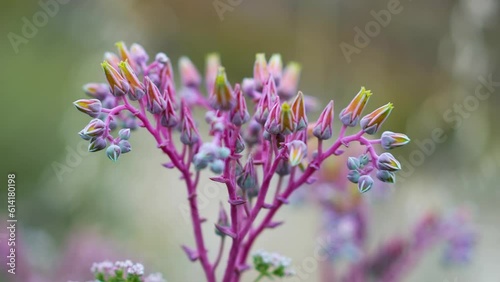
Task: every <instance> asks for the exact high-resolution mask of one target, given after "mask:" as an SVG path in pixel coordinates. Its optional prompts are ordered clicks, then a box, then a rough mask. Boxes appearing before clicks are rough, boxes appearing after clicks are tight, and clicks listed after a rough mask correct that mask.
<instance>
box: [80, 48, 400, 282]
mask: <svg viewBox="0 0 500 282" xmlns="http://www.w3.org/2000/svg"><path fill="white" fill-rule="evenodd" d="M117 47H118V54H114V53H106V54H105V60H104V62H103V63H102V69H103V71H104V75H105V78H106V80H107V84H100V83H91V84H87V85H86V86H85V87H84V89H85V92H86V93H87V94H89V95H90V96H91V98H92V99H83V100H78V101H76V102H75V103H74V104H75V106H76V108H77V109H78V110H80V111H81V112H83V113H86V114H87V115H89V116H90V117H92V118H94V119H92V120H91V121H90V123H89V124H88V125H87V126H85V128H84V129H83V130H82V131H81V132H80V133H79V134H80V136H81V137H82V138H84V139H85V140H88V141H89V143H90V145H89V151H92V152H95V151H99V150H104V149H106V147H107V149H106V154H107V156H108V157H109V158H110V159H111V160H113V161H117V160H118V159H119V157H120V156H121V155H122V154H124V153H127V152H129V151H130V150H131V146H130V143H129V141H128V140H129V138H130V130H133V129H136V128H138V127H142V128H145V129H146V130H147V131H148V132H149V133H150V134H151V135H152V136H153V138H154V139H155V141H156V143H157V146H158V148H159V149H161V151H162V152H163V153H164V154H166V155H167V157H168V158H169V162H167V163H165V164H164V166H165V167H167V168H176V169H177V170H178V171H179V172H180V173H181V174H182V179H183V181H184V182H185V183H186V187H187V190H188V194H189V206H190V209H191V218H192V224H193V232H194V236H195V242H196V247H195V248H194V249H192V248H189V247H187V246H184V247H183V249H184V250H185V251H186V253H187V255H188V257H189V259H191V260H193V261H194V260H199V261H200V263H201V266H202V268H203V270H204V273H205V275H206V279H207V281H209V282H213V281H216V278H215V270H216V267H217V266H218V264H219V263H218V262H219V259H220V253H219V254H218V255H217V256H216V257H217V259H216V260H215V262H211V260H210V259H209V257H208V251H207V248H206V247H205V241H204V236H203V233H202V228H201V225H202V223H203V222H204V220H202V217H201V215H200V214H199V209H198V202H197V197H196V193H197V187H198V183H199V180H200V171H201V170H203V169H206V168H209V169H210V170H211V171H212V173H214V174H215V175H214V176H213V177H211V180H213V181H216V182H220V183H223V184H224V185H225V186H226V188H227V193H228V204H229V210H230V212H229V215H228V216H226V218H219V221H218V222H219V223H218V224H216V225H215V227H216V231H217V233H218V234H219V235H221V238H222V239H221V248H219V250H220V252H222V250H223V246H224V238H225V237H230V238H231V241H232V242H231V248H230V250H229V255H228V256H229V257H228V261H227V264H226V269H225V273H224V277H223V281H225V282H232V281H239V279H240V276H241V273H242V272H243V271H244V270H246V269H248V265H247V258H248V255H249V252H250V249H251V248H252V246H253V243H254V242H255V240H256V238H257V237H258V236H259V235H260V234H261V232H262V231H263V230H265V229H269V228H275V227H277V226H279V225H280V224H281V222H277V221H275V220H274V219H273V218H274V215H275V213H276V212H277V211H278V210H279V208H280V207H281V206H282V205H284V204H287V203H288V199H289V197H290V195H291V194H292V193H293V192H294V191H295V190H297V189H298V188H299V187H301V186H303V185H305V184H311V183H313V182H314V181H315V180H316V177H315V173H316V171H317V170H318V169H319V168H320V167H321V166H322V164H323V162H324V160H326V159H327V158H329V157H331V156H334V155H341V154H342V153H343V150H342V147H347V146H349V144H350V143H353V142H359V143H360V144H361V145H363V146H364V147H365V148H366V154H364V155H362V156H361V157H360V158H357V159H350V161H349V162H348V165H349V168H350V169H351V171H352V175H351V176H350V177H349V180H351V181H352V182H355V183H358V189H359V191H361V192H366V191H368V190H370V188H371V187H372V186H373V183H374V180H373V179H372V177H371V176H370V174H372V175H373V173H376V175H377V178H378V179H380V180H381V181H384V182H391V183H392V182H394V179H395V175H394V172H396V171H397V170H399V169H400V168H401V167H400V164H399V162H398V161H397V160H396V159H395V158H394V157H393V156H392V155H391V154H389V153H383V154H381V155H379V154H378V153H377V152H376V150H375V148H374V146H375V145H377V144H378V145H381V146H382V147H383V148H385V149H392V148H394V147H398V146H401V145H404V144H406V143H408V142H409V139H408V137H407V136H406V135H404V134H396V133H392V132H385V133H383V134H382V138H381V139H374V140H370V139H368V138H367V137H365V135H373V134H375V133H377V132H378V131H379V129H380V128H381V126H382V124H383V123H384V121H385V120H386V119H387V118H388V117H389V115H390V113H391V111H392V110H393V105H392V104H391V103H389V104H387V105H384V106H382V107H380V108H378V109H376V110H374V111H373V112H371V113H369V114H367V115H365V116H362V113H363V111H364V109H365V107H366V106H367V102H368V99H369V98H370V96H372V93H371V92H370V91H369V90H366V89H365V88H364V87H363V88H361V90H360V91H359V93H358V94H357V95H356V96H355V97H354V99H353V100H352V101H351V103H350V104H349V105H348V106H347V107H346V108H344V109H343V110H342V111H341V112H340V115H339V117H340V121H341V122H342V127H341V128H340V130H339V133H338V134H335V132H334V128H333V121H334V116H335V114H334V102H333V101H330V102H329V103H328V104H327V106H326V107H325V108H324V109H323V111H322V112H321V114H320V116H319V118H318V119H317V120H316V121H314V122H311V121H310V118H309V117H308V111H310V105H311V104H312V103H313V102H312V101H314V99H312V98H310V97H307V96H305V95H303V94H302V93H301V92H300V91H297V88H298V82H299V77H300V73H301V68H300V65H299V64H297V63H293V62H292V63H289V64H288V65H286V66H283V63H282V60H281V56H280V55H276V54H275V55H273V56H272V57H271V58H270V60H269V61H267V60H266V58H265V55H264V54H257V55H256V60H255V64H254V67H253V77H251V78H245V79H244V80H243V81H242V82H241V84H238V83H235V84H234V85H233V84H231V83H230V82H229V79H228V76H227V74H226V71H225V68H224V67H223V66H222V64H221V61H220V58H219V57H218V55H215V54H211V55H209V56H207V60H206V71H205V75H204V77H205V78H204V80H203V79H202V75H201V74H200V72H199V71H198V70H197V68H196V67H195V66H194V64H193V63H192V62H191V61H190V60H189V59H188V58H187V57H182V58H180V60H179V64H178V67H179V74H180V82H181V83H180V87H176V85H175V80H174V70H173V67H172V63H171V60H170V59H169V57H168V56H167V55H165V54H164V53H159V54H157V55H156V56H155V57H154V60H152V61H150V60H149V56H148V54H147V53H146V52H145V51H144V49H143V48H142V47H141V46H140V45H138V44H133V45H132V46H131V48H130V49H129V48H127V47H126V46H125V44H124V43H118V44H117ZM203 88H205V91H203V90H202V89H203ZM204 93H205V94H204ZM247 103H249V104H251V105H252V107H248V105H247ZM197 108H199V109H201V110H202V111H204V112H205V122H206V123H207V127H208V128H209V137H208V138H207V137H204V136H201V134H200V130H199V127H198V123H197V122H196V121H195V118H194V115H193V112H194V111H195V110H196V109H197ZM249 109H253V112H250V111H249ZM358 124H359V125H360V127H361V128H360V130H359V131H358V132H357V133H355V134H352V135H347V134H346V131H347V129H348V127H355V126H357V125H358ZM118 128H121V129H120V130H119V131H118V134H116V135H115V136H116V137H114V136H113V135H112V131H113V130H115V129H118ZM334 135H336V140H335V141H334V142H333V143H331V144H330V143H329V145H328V146H326V144H324V142H325V141H326V140H329V139H331V138H332V137H333V136H334ZM315 140H316V141H317V142H314V141H315ZM308 147H315V148H317V150H315V151H314V152H312V153H311V154H308ZM259 171H262V174H261V175H260V174H259V173H258V172H259ZM274 179H277V181H273V180H274ZM275 183H276V188H275V189H274V197H273V198H272V200H271V201H270V202H268V201H269V197H267V195H268V194H270V193H271V192H270V190H271V185H272V184H273V185H274V184H275ZM222 209H223V210H224V207H222ZM220 214H221V215H220V216H222V215H223V214H224V215H225V211H224V212H221V213H220ZM259 215H262V216H263V217H262V218H263V219H262V221H260V222H258V221H256V218H257V216H259ZM221 222H222V223H223V224H222V223H221Z"/></svg>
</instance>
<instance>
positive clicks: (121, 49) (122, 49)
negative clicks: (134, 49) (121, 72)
mask: <svg viewBox="0 0 500 282" xmlns="http://www.w3.org/2000/svg"><path fill="white" fill-rule="evenodd" d="M115 45H116V47H117V48H118V54H119V55H120V58H121V60H122V61H128V63H129V64H130V66H131V67H132V68H133V69H134V70H136V71H137V70H139V68H138V66H137V64H136V62H135V60H134V59H133V58H132V56H131V55H130V52H129V51H128V49H127V45H125V42H123V41H120V42H117V43H116V44H115Z"/></svg>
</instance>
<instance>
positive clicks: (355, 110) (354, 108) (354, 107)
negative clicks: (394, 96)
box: [339, 87, 372, 127]
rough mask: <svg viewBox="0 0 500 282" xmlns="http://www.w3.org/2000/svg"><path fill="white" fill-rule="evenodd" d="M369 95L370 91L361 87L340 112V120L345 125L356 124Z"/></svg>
mask: <svg viewBox="0 0 500 282" xmlns="http://www.w3.org/2000/svg"><path fill="white" fill-rule="evenodd" d="M371 95H372V92H371V91H370V90H366V89H365V88H364V87H361V90H359V92H358V94H356V96H355V97H354V99H352V101H351V103H349V105H347V107H346V108H345V109H343V110H342V111H341V112H340V115H339V118H340V121H341V122H342V123H343V124H344V125H346V126H351V127H353V126H356V124H358V121H359V118H360V116H361V113H362V112H363V109H364V108H365V106H366V103H367V102H368V100H369V99H370V96H371Z"/></svg>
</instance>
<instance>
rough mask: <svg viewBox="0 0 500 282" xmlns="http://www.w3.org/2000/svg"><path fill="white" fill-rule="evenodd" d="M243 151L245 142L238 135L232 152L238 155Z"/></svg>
mask: <svg viewBox="0 0 500 282" xmlns="http://www.w3.org/2000/svg"><path fill="white" fill-rule="evenodd" d="M244 150H245V141H244V140H243V137H241V135H238V139H236V146H235V148H234V151H235V152H236V153H237V154H239V153H241V152H243V151H244Z"/></svg>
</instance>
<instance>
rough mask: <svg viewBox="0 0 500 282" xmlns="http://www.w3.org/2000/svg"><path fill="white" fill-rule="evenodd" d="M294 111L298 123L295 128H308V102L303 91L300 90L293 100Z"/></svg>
mask: <svg viewBox="0 0 500 282" xmlns="http://www.w3.org/2000/svg"><path fill="white" fill-rule="evenodd" d="M292 112H293V116H294V118H295V122H296V124H297V127H296V129H295V130H297V131H298V130H302V129H305V128H307V115H306V104H305V101H304V94H302V92H301V91H299V93H298V94H297V96H295V99H294V100H293V102H292Z"/></svg>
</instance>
